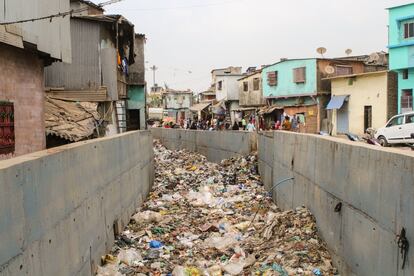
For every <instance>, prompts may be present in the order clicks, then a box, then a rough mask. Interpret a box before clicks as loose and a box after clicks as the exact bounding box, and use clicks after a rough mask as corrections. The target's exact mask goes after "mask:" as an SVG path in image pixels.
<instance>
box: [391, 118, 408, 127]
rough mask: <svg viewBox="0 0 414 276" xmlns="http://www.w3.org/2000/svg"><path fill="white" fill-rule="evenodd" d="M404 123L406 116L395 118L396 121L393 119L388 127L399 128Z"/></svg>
mask: <svg viewBox="0 0 414 276" xmlns="http://www.w3.org/2000/svg"><path fill="white" fill-rule="evenodd" d="M403 122H404V116H398V117H395V118H394V119H392V120H391V121H390V122H389V123H388V125H387V127H392V126H399V125H402V124H403Z"/></svg>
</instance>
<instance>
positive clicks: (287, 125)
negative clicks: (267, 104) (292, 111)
mask: <svg viewBox="0 0 414 276" xmlns="http://www.w3.org/2000/svg"><path fill="white" fill-rule="evenodd" d="M282 129H283V130H291V129H292V124H291V123H290V118H289V116H285V120H284V121H283V124H282Z"/></svg>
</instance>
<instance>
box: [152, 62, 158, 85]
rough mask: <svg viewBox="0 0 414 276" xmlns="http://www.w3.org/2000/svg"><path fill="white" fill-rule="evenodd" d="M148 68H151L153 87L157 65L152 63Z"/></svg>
mask: <svg viewBox="0 0 414 276" xmlns="http://www.w3.org/2000/svg"><path fill="white" fill-rule="evenodd" d="M150 69H151V70H152V79H153V82H154V83H153V87H155V71H157V70H158V67H157V66H155V65H153V66H151V67H150Z"/></svg>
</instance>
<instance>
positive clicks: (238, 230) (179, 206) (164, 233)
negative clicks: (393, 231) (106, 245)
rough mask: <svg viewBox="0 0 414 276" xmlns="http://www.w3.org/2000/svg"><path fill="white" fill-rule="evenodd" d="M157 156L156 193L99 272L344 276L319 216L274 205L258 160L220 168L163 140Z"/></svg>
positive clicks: (226, 162)
mask: <svg viewBox="0 0 414 276" xmlns="http://www.w3.org/2000/svg"><path fill="white" fill-rule="evenodd" d="M154 151H155V159H156V179H155V184H154V188H153V191H152V192H151V194H150V197H149V199H148V201H147V202H146V203H145V204H144V205H143V206H142V208H141V209H140V210H138V213H136V214H135V215H134V216H133V217H132V219H131V223H130V225H128V227H127V228H126V230H125V231H124V232H123V233H122V234H121V235H120V236H119V237H118V239H117V240H116V244H115V246H114V248H113V252H112V254H109V255H106V256H104V257H103V260H102V261H103V263H104V264H103V266H102V267H99V269H98V275H102V276H112V275H116V276H121V275H174V276H181V275H183V276H184V275H194V276H196V275H212V276H216V275H247V274H250V275H252V274H255V275H334V274H336V269H335V268H334V267H333V266H332V263H331V258H330V255H329V253H328V251H327V249H326V245H325V243H324V242H323V241H322V240H321V239H320V238H319V236H318V233H317V228H316V224H315V219H314V217H313V216H312V214H311V213H310V212H309V211H308V210H307V209H306V208H303V207H300V208H297V209H295V210H289V211H285V212H281V211H280V210H279V209H278V208H277V207H276V206H275V205H274V204H273V202H272V200H271V198H270V197H269V194H268V193H266V191H265V189H264V187H263V186H262V183H261V181H260V176H259V175H258V172H257V158H256V156H255V155H251V156H248V157H246V158H233V159H229V160H224V161H222V162H221V163H220V164H213V163H209V162H207V160H206V158H205V157H204V156H201V155H199V154H196V153H191V152H188V151H171V150H167V149H166V148H165V147H163V146H162V145H160V144H159V143H155V146H154Z"/></svg>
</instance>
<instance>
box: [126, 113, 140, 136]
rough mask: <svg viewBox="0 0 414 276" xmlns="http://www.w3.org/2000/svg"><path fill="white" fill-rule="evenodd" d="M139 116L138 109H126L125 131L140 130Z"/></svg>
mask: <svg viewBox="0 0 414 276" xmlns="http://www.w3.org/2000/svg"><path fill="white" fill-rule="evenodd" d="M140 122H141V118H140V110H139V109H128V123H127V131H132V130H140V129H141V125H140Z"/></svg>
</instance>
